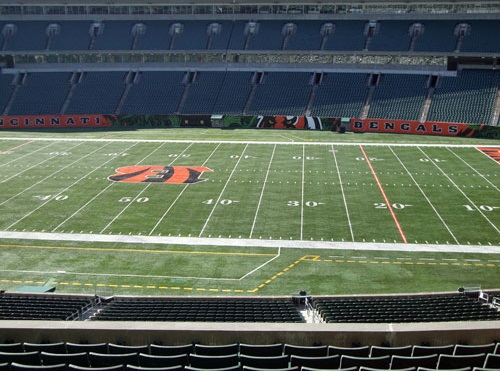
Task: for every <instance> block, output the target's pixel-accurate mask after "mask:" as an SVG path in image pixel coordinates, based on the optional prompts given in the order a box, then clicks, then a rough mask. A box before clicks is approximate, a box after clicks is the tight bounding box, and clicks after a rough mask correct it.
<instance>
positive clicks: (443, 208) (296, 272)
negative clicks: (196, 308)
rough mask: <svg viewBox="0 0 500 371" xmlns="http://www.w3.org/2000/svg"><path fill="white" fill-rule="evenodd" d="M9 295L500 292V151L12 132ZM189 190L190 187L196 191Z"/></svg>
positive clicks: (0, 200) (306, 138)
mask: <svg viewBox="0 0 500 371" xmlns="http://www.w3.org/2000/svg"><path fill="white" fill-rule="evenodd" d="M0 137H1V138H0V153H1V154H0V169H1V171H0V205H1V210H2V213H1V214H0V231H1V232H0V251H1V256H2V260H3V264H2V267H1V269H0V283H1V286H0V287H1V288H2V289H6V290H12V289H15V288H17V287H19V286H25V285H43V284H45V283H50V284H53V285H55V286H56V287H57V291H58V292H85V293H95V292H105V293H114V294H133V295H181V294H182V295H227V294H229V295H289V294H295V293H297V292H298V291H299V290H306V291H308V292H310V293H311V294H314V295H322V294H353V293H389V292H390V293H396V292H397V293H401V292H422V291H431V290H432V291H453V290H456V289H457V288H458V287H459V286H462V285H480V286H482V287H483V288H498V287H499V286H500V285H499V283H498V276H499V275H498V272H499V270H500V256H499V255H498V253H499V252H500V249H499V246H500V231H499V226H500V197H499V196H500V176H499V174H500V171H499V169H500V164H499V163H498V162H496V161H495V160H494V159H492V158H490V157H488V156H487V155H486V154H485V153H483V152H482V151H480V150H479V149H478V148H476V147H475V145H478V146H482V147H495V146H496V147H498V148H499V150H500V146H499V145H498V142H495V141H480V140H471V139H469V140H467V139H464V138H442V137H421V136H401V135H374V134H364V135H355V134H345V135H338V134H333V133H319V132H307V131H306V132H295V131H293V132H291V131H272V130H269V131H258V130H247V131H244V130H243V131H240V130H218V129H212V130H202V129H194V130H187V129H179V130H149V131H148V130H143V131H125V132H115V131H109V132H106V131H103V132H97V131H93V132H92V131H91V132H79V133H76V132H75V133H66V134H62V133H58V132H43V133H38V132H37V133H33V132H31V133H30V132H4V133H2V135H0ZM190 182H191V183H190Z"/></svg>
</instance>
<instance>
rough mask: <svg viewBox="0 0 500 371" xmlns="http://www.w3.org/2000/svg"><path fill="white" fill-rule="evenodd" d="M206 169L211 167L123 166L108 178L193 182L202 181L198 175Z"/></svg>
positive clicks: (178, 182) (120, 180)
mask: <svg viewBox="0 0 500 371" xmlns="http://www.w3.org/2000/svg"><path fill="white" fill-rule="evenodd" d="M208 171H212V169H209V168H208V167H205V166H147V165H139V166H124V167H120V168H118V169H116V172H117V174H114V175H111V176H109V177H108V179H109V180H112V181H114V182H121V183H168V184H193V183H199V182H204V181H205V180H206V179H200V176H201V174H202V173H204V172H208Z"/></svg>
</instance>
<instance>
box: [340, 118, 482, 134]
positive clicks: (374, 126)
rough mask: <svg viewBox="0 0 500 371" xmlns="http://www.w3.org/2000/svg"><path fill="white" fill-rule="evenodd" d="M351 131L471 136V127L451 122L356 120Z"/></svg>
mask: <svg viewBox="0 0 500 371" xmlns="http://www.w3.org/2000/svg"><path fill="white" fill-rule="evenodd" d="M350 126H351V127H350V129H351V131H355V132H371V133H394V134H427V135H428V134H430V135H447V136H470V135H471V134H472V130H469V125H467V124H458V123H451V122H432V121H426V122H419V121H404V120H388V119H364V120H361V119H356V118H352V119H351V122H350Z"/></svg>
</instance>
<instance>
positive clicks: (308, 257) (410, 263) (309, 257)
mask: <svg viewBox="0 0 500 371" xmlns="http://www.w3.org/2000/svg"><path fill="white" fill-rule="evenodd" d="M1 246H4V245H0V247H1ZM116 250H120V251H123V250H121V249H116ZM140 251H141V252H144V251H151V250H140ZM159 252H165V251H159ZM171 252H172V253H177V252H178V251H171ZM188 253H191V252H188ZM200 253H201V254H203V252H200ZM243 255H262V254H243ZM268 255H272V254H268ZM320 258H321V257H320V256H319V255H306V256H304V257H302V258H300V259H299V260H296V261H294V262H293V263H291V264H290V265H288V266H287V267H285V268H283V269H282V270H281V271H279V272H277V273H275V274H274V275H273V276H271V278H269V279H267V280H265V281H264V282H263V283H261V284H260V285H258V286H257V287H256V288H254V289H249V290H243V289H223V288H205V287H196V288H195V287H180V286H156V285H130V284H112V283H109V284H105V283H89V282H58V281H51V282H50V284H51V285H61V286H75V287H79V286H85V287H108V288H134V289H148V290H158V289H160V290H177V291H179V290H183V291H200V292H206V291H209V292H221V293H240V294H242V293H256V292H258V291H259V290H260V289H262V288H264V287H266V286H267V285H269V284H271V283H272V282H273V281H275V280H276V279H278V278H280V277H281V276H283V275H284V274H285V273H287V272H289V271H290V270H291V269H292V268H295V267H296V266H297V265H298V264H299V263H301V262H303V261H309V262H313V263H349V264H390V265H407V266H414V265H415V266H443V267H446V266H455V267H457V266H458V267H459V266H462V267H470V266H475V267H489V268H497V267H500V263H499V264H494V263H467V262H463V263H461V262H453V263H448V262H435V261H404V262H401V261H388V260H384V261H377V260H370V261H368V260H353V259H335V260H334V259H320ZM0 282H1V283H15V284H38V285H40V286H42V285H44V282H42V281H33V280H24V281H23V280H19V279H13V280H9V279H0Z"/></svg>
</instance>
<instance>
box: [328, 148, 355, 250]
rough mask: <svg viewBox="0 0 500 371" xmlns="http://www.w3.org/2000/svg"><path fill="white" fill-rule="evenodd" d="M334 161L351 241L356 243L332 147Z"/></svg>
mask: <svg viewBox="0 0 500 371" xmlns="http://www.w3.org/2000/svg"><path fill="white" fill-rule="evenodd" d="M332 154H333V160H334V161H335V168H336V169H337V176H338V178H339V184H340V191H341V192H342V199H343V200H344V208H345V213H346V216H347V223H348V224H349V231H350V233H351V240H352V241H353V242H354V232H353V230H352V223H351V216H350V215H349V207H348V206H347V199H346V197H345V192H344V184H343V182H342V177H341V176H340V169H339V164H338V162H337V155H336V154H335V148H334V147H333V145H332Z"/></svg>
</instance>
